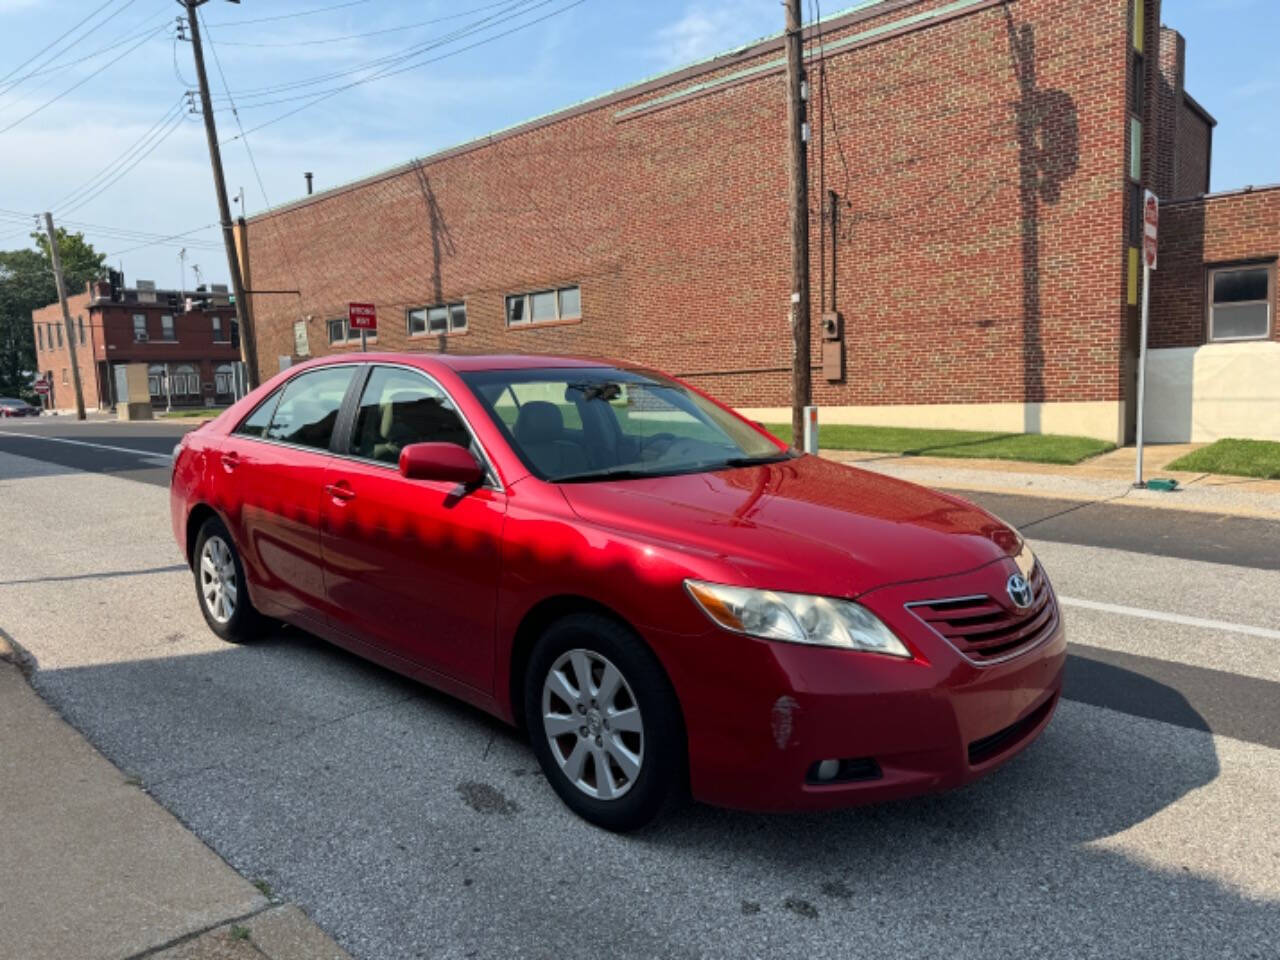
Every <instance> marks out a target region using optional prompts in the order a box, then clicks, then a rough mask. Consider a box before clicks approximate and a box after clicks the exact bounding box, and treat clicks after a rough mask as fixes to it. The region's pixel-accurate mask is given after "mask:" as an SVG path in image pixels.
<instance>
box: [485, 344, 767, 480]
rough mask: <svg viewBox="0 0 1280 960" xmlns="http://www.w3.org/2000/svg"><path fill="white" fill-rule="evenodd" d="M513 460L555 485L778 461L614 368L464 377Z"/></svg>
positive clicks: (675, 390) (732, 427) (687, 395)
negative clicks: (502, 436)
mask: <svg viewBox="0 0 1280 960" xmlns="http://www.w3.org/2000/svg"><path fill="white" fill-rule="evenodd" d="M463 379H464V380H465V381H466V383H467V385H468V386H469V387H470V388H471V390H472V391H473V392H474V393H475V394H476V396H477V397H479V398H480V400H481V402H482V403H483V404H484V405H485V406H486V407H487V408H488V411H489V414H490V415H491V416H492V417H493V419H494V421H495V422H496V423H497V424H498V426H499V427H500V428H501V429H502V431H503V432H504V433H505V434H506V436H507V439H508V440H509V441H510V443H511V445H512V447H513V448H514V449H515V451H516V453H518V454H519V455H520V458H521V459H522V460H523V461H524V463H525V465H526V466H527V467H529V469H530V470H532V471H533V472H534V473H535V474H536V475H538V476H540V477H542V478H543V479H544V480H550V481H552V482H556V483H579V482H590V481H594V480H614V479H626V478H632V477H655V476H670V475H673V474H678V473H698V472H703V471H707V470H723V469H727V468H732V467H745V466H752V465H754V464H758V463H771V462H775V461H778V460H784V459H787V458H789V457H790V456H791V454H790V453H788V452H787V451H785V450H783V449H781V448H779V447H778V445H777V444H776V443H774V442H773V441H772V440H770V439H769V438H768V437H766V436H764V435H763V434H761V433H760V432H759V431H758V430H756V429H755V428H754V427H752V426H751V425H750V424H749V423H747V422H745V421H743V420H741V419H739V418H738V417H736V416H735V415H733V414H732V413H729V412H728V411H727V410H724V409H723V408H721V407H719V406H717V405H716V404H714V403H712V402H711V401H709V400H707V399H706V398H705V397H702V396H700V395H699V394H697V393H694V392H693V391H691V390H688V389H686V388H685V387H683V386H681V385H680V384H678V383H676V382H675V381H673V380H669V379H667V378H666V377H662V376H659V375H657V374H654V373H650V372H648V371H640V370H621V369H618V368H614V367H580V368H570V369H546V370H484V371H478V372H472V373H466V374H463Z"/></svg>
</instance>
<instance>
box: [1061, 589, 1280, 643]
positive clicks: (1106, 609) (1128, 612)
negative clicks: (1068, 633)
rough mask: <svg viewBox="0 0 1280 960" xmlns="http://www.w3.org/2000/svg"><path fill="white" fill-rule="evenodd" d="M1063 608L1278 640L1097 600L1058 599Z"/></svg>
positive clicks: (1277, 634)
mask: <svg viewBox="0 0 1280 960" xmlns="http://www.w3.org/2000/svg"><path fill="white" fill-rule="evenodd" d="M1058 602H1059V603H1060V604H1062V605H1063V606H1064V607H1080V608H1082V609H1084V610H1098V611H1100V612H1102V613H1115V614H1119V615H1120V616H1122V617H1140V618H1141V619H1143V620H1161V621H1163V622H1165V623H1180V624H1182V625H1183V626H1186V627H1204V628H1205V629H1206V630H1225V631H1227V632H1228V633H1242V634H1245V635H1247V636H1250V637H1263V638H1264V639H1267V640H1280V630H1270V629H1268V628H1267V627H1251V626H1249V625H1247V624H1243V623H1230V622H1228V621H1226V620H1204V619H1201V618H1200V617H1187V616H1183V615H1182V614H1180V613H1165V612H1164V611H1163V610H1144V609H1143V608H1141V607H1125V606H1121V605H1120V604H1118V603H1100V602H1098V601H1097V600H1081V599H1080V598H1079V597H1062V596H1060V597H1058Z"/></svg>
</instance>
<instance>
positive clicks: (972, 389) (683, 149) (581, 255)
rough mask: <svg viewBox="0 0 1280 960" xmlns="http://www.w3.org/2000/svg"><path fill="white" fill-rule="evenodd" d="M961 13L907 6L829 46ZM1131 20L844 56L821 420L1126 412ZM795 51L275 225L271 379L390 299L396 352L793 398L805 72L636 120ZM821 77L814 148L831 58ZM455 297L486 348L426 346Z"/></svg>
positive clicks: (757, 399)
mask: <svg viewBox="0 0 1280 960" xmlns="http://www.w3.org/2000/svg"><path fill="white" fill-rule="evenodd" d="M1148 2H1149V3H1150V4H1151V5H1152V6H1153V8H1154V9H1155V11H1156V16H1155V17H1154V18H1153V21H1152V22H1155V23H1158V2H1154V0H1148ZM942 5H943V4H942V3H941V0H925V2H919V3H903V2H898V0H894V2H890V3H887V4H885V5H883V6H882V7H879V8H876V9H875V10H874V11H872V13H874V15H870V16H864V17H862V18H861V19H860V20H858V22H856V23H850V24H848V25H847V26H845V27H843V28H842V29H838V30H830V31H828V32H827V34H826V36H825V42H826V43H827V44H831V43H833V42H838V41H839V40H840V39H841V38H842V37H844V36H848V35H851V34H856V33H861V32H863V31H867V30H870V29H874V28H877V27H879V26H883V25H892V24H894V23H896V22H898V21H901V20H902V18H904V17H908V16H913V15H916V14H919V13H921V12H924V11H928V10H932V9H936V8H938V7H940V6H942ZM1128 17H1129V13H1128V10H1127V5H1126V4H1123V3H1116V2H1115V0H1080V2H1074V0H1073V2H1067V0H1015V2H1010V3H1008V4H986V5H983V6H982V7H980V8H976V9H974V10H972V11H971V12H968V13H966V14H964V15H960V16H956V17H954V18H951V19H948V20H947V21H946V22H942V23H939V24H936V25H933V26H930V27H928V28H926V29H919V30H914V31H909V32H903V33H900V34H897V35H892V36H889V37H880V38H878V41H877V42H871V43H867V44H864V45H861V46H858V47H856V48H854V49H851V50H848V51H844V52H840V53H838V54H833V55H832V56H831V57H830V58H829V60H828V61H827V65H826V85H827V89H828V91H829V97H828V98H827V101H826V103H827V109H826V116H825V121H826V150H825V156H820V154H819V150H818V148H817V144H816V143H815V146H814V149H813V150H812V151H811V161H810V173H811V191H812V194H813V196H812V203H811V227H812V239H813V249H814V254H813V277H814V292H813V315H814V320H815V323H814V339H813V351H814V354H815V359H816V357H817V355H818V351H819V349H820V347H819V344H820V339H819V332H818V324H817V319H818V317H819V316H820V314H821V303H820V302H819V296H820V291H819V283H818V276H819V262H820V259H819V258H820V256H821V251H820V249H819V243H818V240H819V219H818V212H817V211H818V209H819V206H820V204H821V194H820V192H819V170H820V167H821V166H824V167H825V186H826V187H827V188H828V189H834V190H836V191H838V193H839V194H840V199H839V203H838V216H837V224H836V235H837V239H836V253H835V257H836V267H835V271H834V272H835V283H836V305H837V307H838V308H839V309H840V310H841V312H842V313H843V314H844V317H845V321H846V341H847V354H848V360H847V373H848V375H847V378H846V380H845V381H844V382H842V383H838V384H828V383H826V381H824V380H822V378H821V372H820V371H821V365H820V363H817V362H815V383H814V393H815V397H816V399H817V401H818V402H820V403H823V404H828V405H830V404H864V403H965V402H994V401H1018V400H1024V399H1026V400H1033V401H1035V400H1050V401H1052V400H1114V399H1118V398H1119V397H1120V396H1121V393H1122V389H1123V387H1122V380H1123V377H1122V365H1121V359H1120V355H1121V344H1122V338H1123V336H1124V332H1123V320H1124V296H1125V259H1124V258H1125V242H1124V237H1123V226H1124V202H1125V201H1124V183H1125V181H1124V170H1125V136H1126V127H1127V112H1126V105H1125V97H1126V49H1127V45H1128V42H1129V40H1128ZM1015 47H1016V48H1017V49H1018V51H1019V54H1018V56H1015V54H1014V52H1013V51H1014V48H1015ZM781 52H782V51H781V46H780V44H773V45H771V46H770V47H768V48H767V49H763V50H756V51H753V52H751V53H749V54H748V55H745V56H739V57H736V58H732V59H731V60H730V61H727V62H724V63H723V64H717V65H716V67H715V69H713V70H711V71H710V72H707V73H704V74H702V75H698V76H691V77H685V78H679V79H677V80H675V82H673V83H672V84H671V85H670V86H668V87H667V88H665V89H657V90H652V89H648V90H644V91H643V92H640V93H637V94H636V95H635V96H631V97H630V98H629V99H628V98H624V99H621V100H615V101H613V102H603V103H601V104H600V105H598V106H596V107H594V108H592V109H588V110H586V111H585V112H578V113H576V114H572V115H569V116H567V117H565V118H563V119H560V120H558V121H556V122H553V123H550V124H545V125H542V126H537V127H534V128H532V129H527V130H524V131H521V132H517V133H515V134H513V135H508V136H502V137H498V138H495V139H494V140H493V141H492V142H488V143H485V144H482V145H478V146H473V147H470V148H467V149H465V150H462V151H456V152H454V153H452V154H447V155H444V156H440V157H437V158H435V159H431V160H428V161H425V162H423V163H422V164H421V165H419V166H417V167H414V168H412V169H406V170H401V171H399V172H393V173H391V174H389V175H386V176H383V177H381V178H376V179H371V180H369V181H365V182H363V183H362V184H358V185H356V186H354V187H352V188H346V189H340V190H336V191H330V192H329V193H327V194H321V195H317V196H316V197H315V198H312V199H310V200H309V201H303V202H300V203H298V204H295V205H294V206H292V207H289V208H285V209H283V210H281V211H277V212H276V213H274V214H271V215H268V216H264V217H258V218H255V219H253V220H252V221H250V224H249V227H248V246H249V251H250V261H251V263H250V266H251V269H252V275H253V279H254V285H255V286H257V287H261V288H271V289H290V288H297V289H300V290H301V291H302V296H301V298H300V299H297V300H294V299H290V298H286V297H279V296H273V297H255V298H254V299H253V304H252V307H253V311H254V315H255V317H256V321H257V325H258V333H259V350H258V353H259V357H260V365H261V367H262V372H263V374H264V375H265V374H270V373H273V372H274V371H275V368H276V363H277V359H276V358H277V357H278V356H279V355H282V354H286V355H287V354H291V353H292V351H293V323H294V321H295V320H298V319H300V318H304V317H306V318H310V319H309V320H308V333H309V340H310V346H311V352H312V353H313V354H323V353H326V352H329V347H328V342H327V335H326V328H325V321H326V320H327V319H329V318H331V317H337V316H344V315H345V313H346V304H347V302H348V301H349V300H373V301H375V302H377V304H378V308H379V325H380V334H379V343H378V346H379V348H380V349H387V348H390V349H397V350H398V349H439V348H444V349H447V350H450V351H459V352H469V353H474V352H485V351H517V352H534V353H554V352H570V353H577V354H589V355H592V354H594V355H612V356H618V357H623V358H627V359H633V360H639V361H643V362H647V363H652V364H655V365H657V366H659V367H662V368H665V369H668V370H672V371H674V372H677V373H682V374H686V375H691V379H693V381H694V382H696V383H698V384H700V385H702V386H705V387H706V388H708V389H710V390H711V391H712V392H714V393H716V394H717V395H719V396H721V397H723V398H725V399H726V400H728V401H730V402H733V403H736V404H739V405H750V406H755V405H781V404H785V403H787V402H788V399H789V374H788V373H787V371H788V369H789V364H790V360H791V348H790V333H789V329H788V316H787V313H788V306H789V290H790V283H789V278H788V264H789V257H788V252H787V250H788V248H787V241H788V230H787V204H786V184H787V178H786V165H785V156H786V152H785V139H784V138H785V129H786V128H785V119H784V81H783V78H782V75H781V73H779V72H772V73H769V74H766V75H763V76H758V77H756V78H754V79H751V80H749V81H744V82H740V83H736V84H733V85H727V86H722V87H719V88H717V89H715V90H713V91H709V92H707V93H706V94H704V95H701V96H697V97H692V98H688V99H682V100H679V101H678V102H674V103H672V104H670V105H668V106H666V107H664V108H661V109H653V110H649V111H645V112H639V113H637V114H634V115H630V116H628V117H626V118H625V119H623V118H619V117H617V116H616V114H617V112H618V111H620V110H624V109H626V108H627V107H629V106H632V105H638V104H642V103H646V102H649V101H651V100H652V99H653V98H655V97H658V96H662V95H664V94H667V93H670V92H672V91H678V90H682V89H684V88H686V87H689V86H691V85H693V84H698V83H705V82H707V81H708V80H711V79H714V78H717V77H722V76H725V75H729V74H733V73H735V72H737V71H741V70H743V69H745V68H747V67H750V66H752V65H754V64H758V63H763V62H767V61H770V60H774V59H777V58H778V57H779V56H780V55H781ZM1019 64H1025V69H1023V68H1020V67H1019ZM810 80H811V87H812V88H813V90H814V92H815V96H814V97H813V99H812V101H811V105H810V120H811V123H812V126H813V128H814V131H815V140H816V139H817V135H818V134H817V131H818V129H819V110H820V101H819V98H818V97H817V96H816V94H817V93H818V91H819V87H820V81H819V77H818V70H817V68H816V65H811V68H810ZM837 131H838V135H837ZM826 252H827V257H828V262H829V258H830V256H831V254H830V250H829V249H828V250H827V251H826ZM828 274H829V276H828V280H830V270H829V269H828ZM561 283H579V284H580V285H581V288H582V306H583V315H584V319H583V321H582V322H581V323H578V324H567V325H563V326H557V327H545V328H523V329H514V330H510V329H507V328H506V327H505V324H504V319H503V297H504V295H505V294H507V293H513V292H520V291H527V290H537V289H542V288H545V287H549V286H553V285H557V284H561ZM828 290H829V288H828ZM454 300H465V301H466V303H467V307H468V316H469V324H470V329H469V330H468V332H467V333H466V334H464V335H450V336H449V337H448V338H447V340H446V341H445V342H443V343H442V342H441V339H440V338H423V339H414V340H412V341H410V339H409V338H408V337H407V336H406V335H405V321H404V311H405V309H406V308H408V307H411V306H420V305H425V304H430V303H435V302H443V301H454ZM339 349H349V348H339Z"/></svg>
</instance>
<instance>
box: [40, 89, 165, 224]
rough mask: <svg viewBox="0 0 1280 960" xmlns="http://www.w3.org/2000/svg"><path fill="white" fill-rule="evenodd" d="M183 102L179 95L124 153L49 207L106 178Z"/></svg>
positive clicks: (82, 191)
mask: <svg viewBox="0 0 1280 960" xmlns="http://www.w3.org/2000/svg"><path fill="white" fill-rule="evenodd" d="M182 103H183V98H182V97H179V98H178V99H177V100H176V101H175V102H174V103H172V104H171V105H170V106H169V109H168V110H166V111H165V112H164V114H163V115H162V116H161V117H160V119H159V120H157V121H156V122H155V123H153V124H152V125H151V126H150V127H149V128H148V129H147V131H146V132H145V133H143V134H142V136H140V137H139V138H138V139H137V140H135V141H134V142H133V143H132V144H131V145H130V146H129V147H128V148H127V149H126V150H125V151H124V152H123V153H121V154H120V155H119V156H118V157H116V158H115V159H114V160H112V161H111V162H110V163H108V164H107V165H106V166H105V167H103V168H102V169H101V170H99V171H98V172H97V173H95V174H94V175H93V176H92V177H90V178H89V179H88V180H86V181H85V182H84V183H82V184H81V185H80V186H78V187H76V188H75V189H74V190H72V191H71V192H70V193H68V194H65V195H64V196H62V197H60V198H59V199H58V200H57V201H55V202H54V203H52V204H50V205H49V206H48V208H47V209H49V210H55V211H56V210H57V209H58V208H59V207H61V206H63V205H64V204H66V203H68V202H69V201H71V200H72V199H74V198H76V197H78V196H80V195H81V194H82V193H85V192H87V191H89V190H90V189H92V188H93V187H94V186H96V185H97V184H98V182H99V181H100V180H101V179H104V178H105V177H107V176H109V175H110V174H111V173H113V172H114V170H115V168H116V166H117V165H119V164H122V163H123V162H124V161H126V160H127V159H129V158H130V157H131V155H132V154H133V153H134V151H135V150H138V149H140V148H141V147H142V146H143V145H144V144H145V143H146V142H147V141H148V140H149V139H150V138H151V136H152V134H153V133H155V132H156V131H157V130H159V129H160V128H161V127H162V126H163V125H164V124H165V123H167V122H168V121H170V120H172V119H173V118H174V116H175V113H176V112H179V111H181V110H182Z"/></svg>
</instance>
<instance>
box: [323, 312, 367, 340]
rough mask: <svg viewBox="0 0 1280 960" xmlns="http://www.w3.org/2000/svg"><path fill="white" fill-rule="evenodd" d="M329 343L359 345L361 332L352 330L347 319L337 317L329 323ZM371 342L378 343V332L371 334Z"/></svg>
mask: <svg viewBox="0 0 1280 960" xmlns="http://www.w3.org/2000/svg"><path fill="white" fill-rule="evenodd" d="M329 342H330V343H331V344H338V345H341V344H344V343H359V342H360V331H359V330H352V329H351V326H350V325H349V323H348V322H347V318H346V317H335V318H334V319H332V320H330V321H329ZM369 342H370V343H377V342H378V334H377V332H376V331H374V332H373V333H370V334H369Z"/></svg>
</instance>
